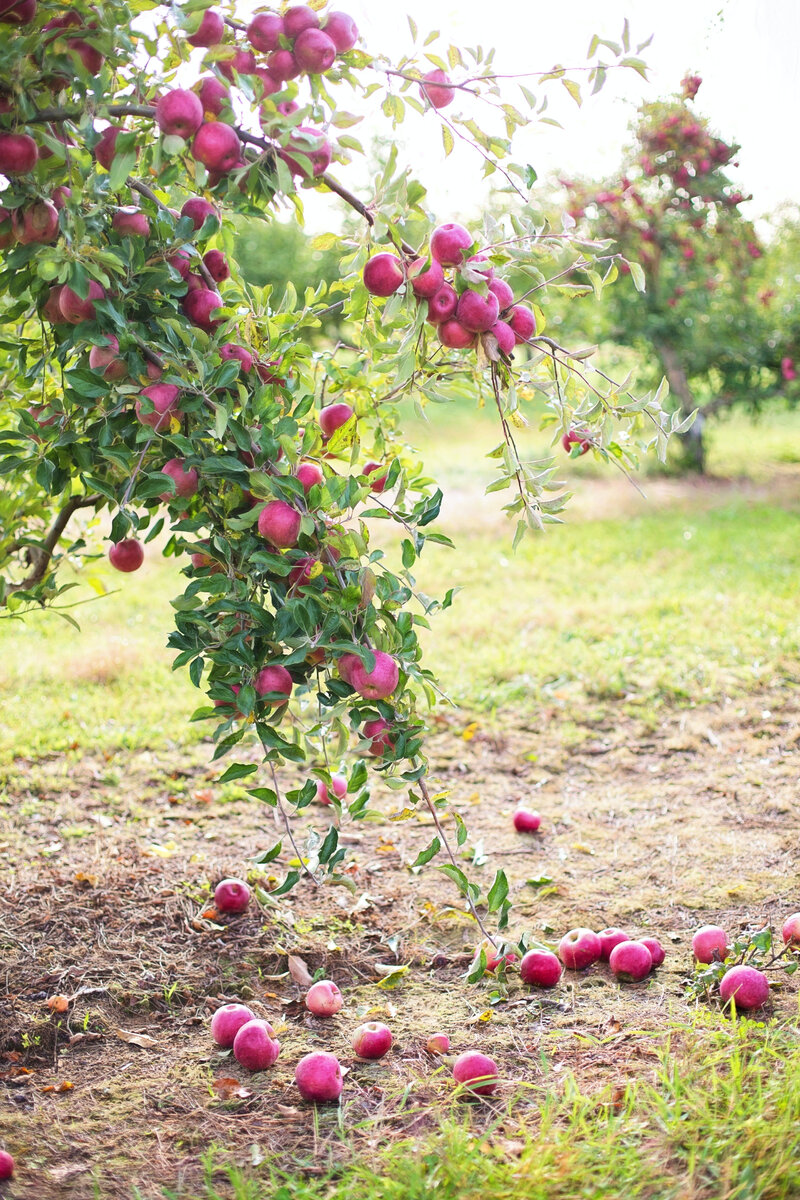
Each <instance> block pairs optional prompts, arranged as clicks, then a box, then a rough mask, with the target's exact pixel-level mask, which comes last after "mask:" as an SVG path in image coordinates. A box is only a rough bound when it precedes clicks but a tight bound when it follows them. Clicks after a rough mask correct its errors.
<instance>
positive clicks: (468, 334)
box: [439, 320, 475, 350]
mask: <svg viewBox="0 0 800 1200" xmlns="http://www.w3.org/2000/svg"><path fill="white" fill-rule="evenodd" d="M439 341H440V342H441V343H442V345H443V346H447V347H448V348H449V349H450V350H468V349H469V348H470V346H474V345H475V334H474V333H473V332H472V331H471V330H469V329H465V328H464V326H463V325H462V324H461V322H460V321H455V320H450V321H443V322H442V323H441V325H440V326H439Z"/></svg>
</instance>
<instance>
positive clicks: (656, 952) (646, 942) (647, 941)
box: [637, 937, 667, 967]
mask: <svg viewBox="0 0 800 1200" xmlns="http://www.w3.org/2000/svg"><path fill="white" fill-rule="evenodd" d="M637 940H638V941H640V942H641V943H642V945H643V946H647V949H648V950H649V951H650V957H651V958H652V960H653V966H654V967H660V966H661V964H662V963H663V961H664V959H665V958H666V957H667V955H666V953H665V951H664V947H663V946H662V945H661V942H659V940H658V938H653V937H643V938H638V939H637Z"/></svg>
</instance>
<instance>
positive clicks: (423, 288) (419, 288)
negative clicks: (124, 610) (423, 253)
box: [408, 258, 444, 300]
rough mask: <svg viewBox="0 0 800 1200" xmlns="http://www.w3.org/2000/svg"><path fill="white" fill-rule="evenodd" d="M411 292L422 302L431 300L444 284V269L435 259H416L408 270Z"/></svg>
mask: <svg viewBox="0 0 800 1200" xmlns="http://www.w3.org/2000/svg"><path fill="white" fill-rule="evenodd" d="M408 278H409V281H410V283H411V290H412V291H413V293H414V295H415V296H418V297H419V298H420V299H421V300H430V299H431V298H432V297H433V296H435V295H436V293H437V292H438V291H439V289H440V288H441V286H442V284H443V283H444V268H443V267H442V264H441V263H438V262H437V261H436V259H435V258H432V259H430V260H429V259H427V258H415V259H414V261H413V262H412V263H411V264H410V266H409V268H408Z"/></svg>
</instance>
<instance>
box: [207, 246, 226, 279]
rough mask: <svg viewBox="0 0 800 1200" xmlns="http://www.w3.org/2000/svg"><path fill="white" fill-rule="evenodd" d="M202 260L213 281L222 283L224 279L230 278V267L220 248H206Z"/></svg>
mask: <svg viewBox="0 0 800 1200" xmlns="http://www.w3.org/2000/svg"><path fill="white" fill-rule="evenodd" d="M203 262H204V264H205V268H206V270H207V271H208V273H209V275H210V276H211V278H212V279H213V280H214V281H215V283H222V281H223V280H224V279H230V277H231V269H230V266H229V265H228V260H227V258H226V257H225V255H224V254H223V253H222V251H221V250H208V251H207V252H206V253H205V254H204V255H203Z"/></svg>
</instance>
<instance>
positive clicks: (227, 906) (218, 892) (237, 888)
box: [214, 879, 250, 913]
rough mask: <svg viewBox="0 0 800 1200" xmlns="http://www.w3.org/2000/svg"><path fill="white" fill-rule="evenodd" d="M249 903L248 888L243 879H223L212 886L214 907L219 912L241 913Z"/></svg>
mask: <svg viewBox="0 0 800 1200" xmlns="http://www.w3.org/2000/svg"><path fill="white" fill-rule="evenodd" d="M249 903H250V888H249V887H248V886H247V884H246V883H245V882H244V880H243V879H223V880H221V881H220V882H219V883H218V884H217V886H216V887H215V888H214V907H215V908H216V910H217V912H221V913H243V912H244V910H245V909H246V908H247V906H248V904H249Z"/></svg>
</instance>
